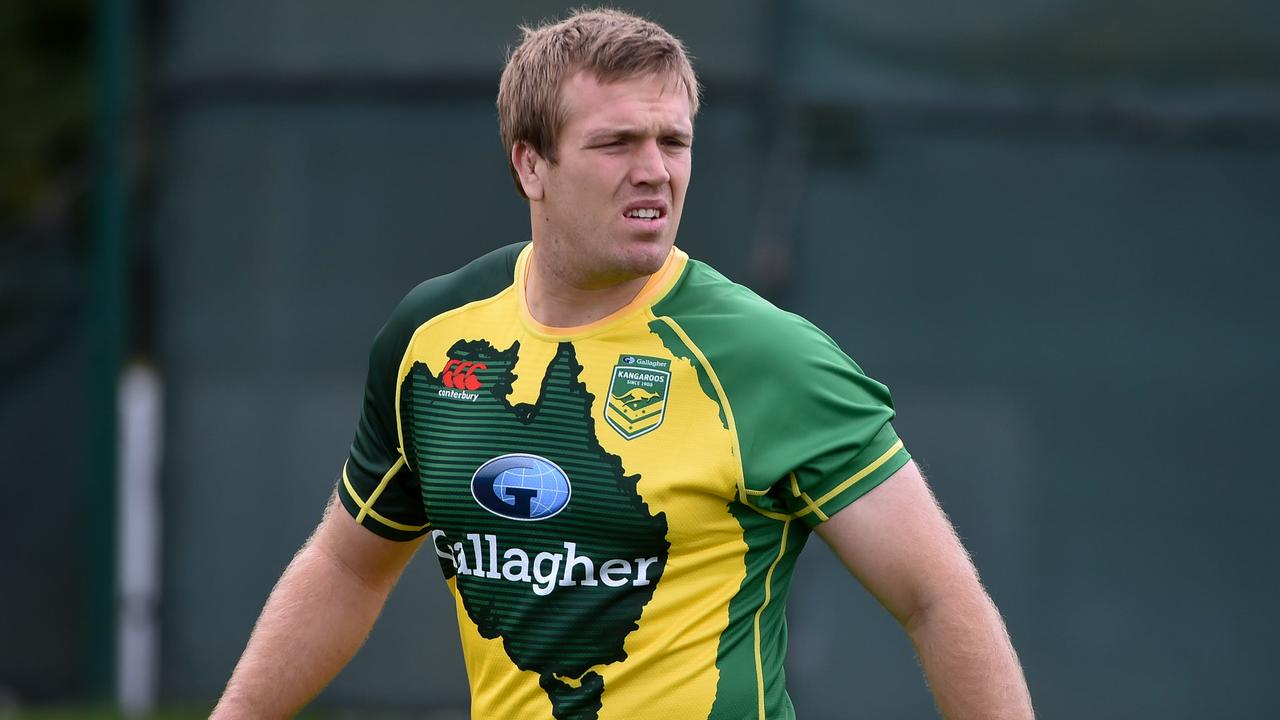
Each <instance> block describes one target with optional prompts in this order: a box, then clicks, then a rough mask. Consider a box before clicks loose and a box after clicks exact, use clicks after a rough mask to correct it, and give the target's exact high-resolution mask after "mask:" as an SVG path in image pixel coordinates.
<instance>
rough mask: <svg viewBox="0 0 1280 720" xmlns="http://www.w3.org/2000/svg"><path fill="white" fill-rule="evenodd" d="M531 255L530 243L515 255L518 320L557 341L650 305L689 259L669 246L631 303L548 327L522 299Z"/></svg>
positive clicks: (592, 330)
mask: <svg viewBox="0 0 1280 720" xmlns="http://www.w3.org/2000/svg"><path fill="white" fill-rule="evenodd" d="M532 254H533V243H530V244H529V245H527V246H525V248H524V249H523V250H521V251H520V256H519V257H517V258H516V272H515V275H516V277H515V285H516V287H515V290H516V302H517V303H518V304H519V305H520V321H521V322H522V323H524V326H525V327H526V328H527V329H528V330H529V331H530V332H532V333H533V334H534V335H537V336H540V337H542V338H543V339H546V340H554V341H557V342H563V341H566V340H574V339H580V338H583V337H586V336H589V335H596V334H598V333H600V332H602V331H604V330H607V329H609V328H611V327H613V326H614V325H617V324H619V323H621V322H622V321H624V320H626V319H628V318H630V317H631V316H632V315H634V314H635V313H637V312H640V311H641V310H644V309H646V308H648V307H650V306H652V305H653V304H654V303H656V302H657V301H659V300H661V299H662V298H663V296H665V295H666V294H667V293H668V292H669V291H670V290H671V288H672V287H673V286H674V285H675V284H676V280H679V279H680V275H681V274H682V273H683V272H684V268H685V265H686V264H688V262H689V255H688V254H687V253H686V252H685V251H683V250H681V249H680V248H678V247H675V246H672V247H671V252H670V253H668V254H667V259H666V260H665V261H664V262H663V263H662V267H661V268H659V269H658V271H657V272H655V273H654V274H652V275H650V276H649V280H648V281H647V282H645V284H644V287H642V288H640V292H638V293H636V296H635V297H634V298H633V299H632V300H631V302H629V303H627V304H626V305H624V306H622V307H620V308H618V309H617V310H614V311H613V312H612V313H610V314H608V315H606V316H605V317H602V318H600V319H599V320H596V321H595V322H592V323H587V324H586V325H576V326H574V327H552V326H550V325H543V324H542V323H540V322H538V321H537V320H535V319H534V317H533V314H532V313H530V312H529V303H528V302H527V301H526V299H525V295H524V293H525V286H526V283H527V282H528V277H529V258H530V257H532Z"/></svg>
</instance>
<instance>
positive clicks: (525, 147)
mask: <svg viewBox="0 0 1280 720" xmlns="http://www.w3.org/2000/svg"><path fill="white" fill-rule="evenodd" d="M511 167H513V168H515V170H516V176H517V177H519V178H520V187H522V188H524V194H525V197H527V198H529V199H530V200H541V199H542V197H543V195H544V194H545V189H544V188H543V186H542V183H543V180H544V179H545V175H546V172H547V161H546V159H545V158H543V157H542V156H541V155H539V154H538V151H537V150H534V149H533V146H531V145H530V144H529V143H527V142H525V141H523V140H521V141H518V142H516V143H515V144H514V145H512V146H511Z"/></svg>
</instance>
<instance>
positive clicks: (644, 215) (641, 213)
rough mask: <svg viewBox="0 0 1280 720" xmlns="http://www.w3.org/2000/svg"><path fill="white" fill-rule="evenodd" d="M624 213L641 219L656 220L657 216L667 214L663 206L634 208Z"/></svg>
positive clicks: (626, 215)
mask: <svg viewBox="0 0 1280 720" xmlns="http://www.w3.org/2000/svg"><path fill="white" fill-rule="evenodd" d="M623 215H624V216H625V217H629V218H639V219H641V220H656V219H657V218H660V217H663V216H665V215H666V213H664V212H663V211H662V209H661V208H656V207H648V208H646V207H639V208H632V209H630V210H628V211H626V212H625V213H623Z"/></svg>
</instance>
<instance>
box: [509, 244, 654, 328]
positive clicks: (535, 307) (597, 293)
mask: <svg viewBox="0 0 1280 720" xmlns="http://www.w3.org/2000/svg"><path fill="white" fill-rule="evenodd" d="M558 270H559V272H558ZM650 277H652V276H651V275H643V276H640V277H630V278H626V277H624V278H619V279H617V280H616V281H613V282H609V281H599V282H596V283H594V284H591V283H587V282H584V281H583V280H582V279H580V278H573V277H564V273H563V270H562V269H560V268H557V267H555V264H554V263H553V262H547V260H546V259H545V258H543V259H542V260H541V261H540V260H539V257H538V251H537V245H536V243H535V246H534V249H533V252H532V254H531V256H530V258H529V271H528V274H527V275H526V276H525V284H524V298H525V304H526V306H527V307H528V308H529V314H530V315H532V316H533V319H534V320H537V321H538V322H539V323H541V324H543V325H546V326H548V327H558V328H571V327H579V326H582V325H589V324H590V323H593V322H596V321H597V320H601V319H603V318H606V317H608V316H609V315H612V314H613V313H614V312H617V311H618V310H620V309H622V308H624V307H626V306H627V304H628V303H630V302H631V301H632V300H634V299H635V298H636V296H637V295H639V294H640V291H641V290H642V289H644V286H645V283H647V282H648V281H649V278H650Z"/></svg>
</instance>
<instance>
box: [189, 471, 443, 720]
mask: <svg viewBox="0 0 1280 720" xmlns="http://www.w3.org/2000/svg"><path fill="white" fill-rule="evenodd" d="M421 544H422V539H421V538H419V539H417V540H414V541H411V542H402V543H401V542H392V541H390V540H385V539H383V538H381V537H378V536H377V535H374V534H373V533H372V532H370V531H368V530H366V529H365V528H362V527H360V526H359V525H357V524H356V522H355V520H354V519H353V518H352V517H351V516H350V515H349V514H348V513H347V511H346V510H345V509H344V508H343V507H342V506H341V503H340V502H339V501H338V498H337V495H334V497H333V500H332V501H331V502H330V503H329V507H328V508H327V509H326V510H325V515H324V518H323V519H322V520H321V521H320V526H319V527H317V528H316V531H315V533H314V534H312V536H311V539H309V540H308V541H307V542H306V544H305V545H303V546H302V549H301V550H299V551H298V554H297V555H295V556H294V558H293V561H292V562H290V563H289V567H288V568H286V569H285V571H284V574H283V575H281V576H280V581H279V582H277V583H276V586H275V589H273V590H272V591H271V596H270V597H269V598H267V604H266V606H265V607H264V608H263V609H262V615H261V616H259V618H258V623H257V625H256V626H255V627H254V629H253V634H252V635H251V636H250V637H249V645H248V647H246V648H245V651H244V654H243V655H241V656H240V662H239V663H237V664H236V669H235V672H233V673H232V675H231V680H230V682H228V683H227V689H226V690H225V691H224V692H223V695H222V700H221V701H219V702H218V706H217V707H216V708H214V711H213V715H212V717H211V720H215V719H216V720H237V719H239V718H253V719H254V720H260V719H262V718H287V717H292V716H293V715H294V714H296V713H297V712H298V710H300V709H301V708H302V706H303V705H305V704H306V703H307V702H308V701H309V700H311V698H313V697H315V695H316V694H317V693H319V692H320V691H321V690H322V689H324V686H325V685H327V684H328V683H329V681H330V680H332V679H333V677H334V676H335V675H337V674H338V671H339V670H341V669H342V668H343V666H345V665H346V664H347V662H348V661H349V660H350V659H351V657H352V656H353V655H355V652H356V650H357V649H359V647H360V645H361V644H362V643H363V642H364V639H365V637H366V636H367V635H368V634H369V630H370V629H371V628H372V627H373V622H374V620H376V619H377V617H378V613H379V612H380V611H381V610H382V606H383V604H384V603H385V602H386V599H387V595H388V594H390V592H391V588H392V587H394V586H395V583H396V580H397V579H398V578H399V577H400V573H401V572H402V571H403V570H404V568H405V566H406V565H407V564H408V563H409V559H410V558H412V557H413V553H414V552H415V551H416V550H417V549H418V546H419V545H421Z"/></svg>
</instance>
